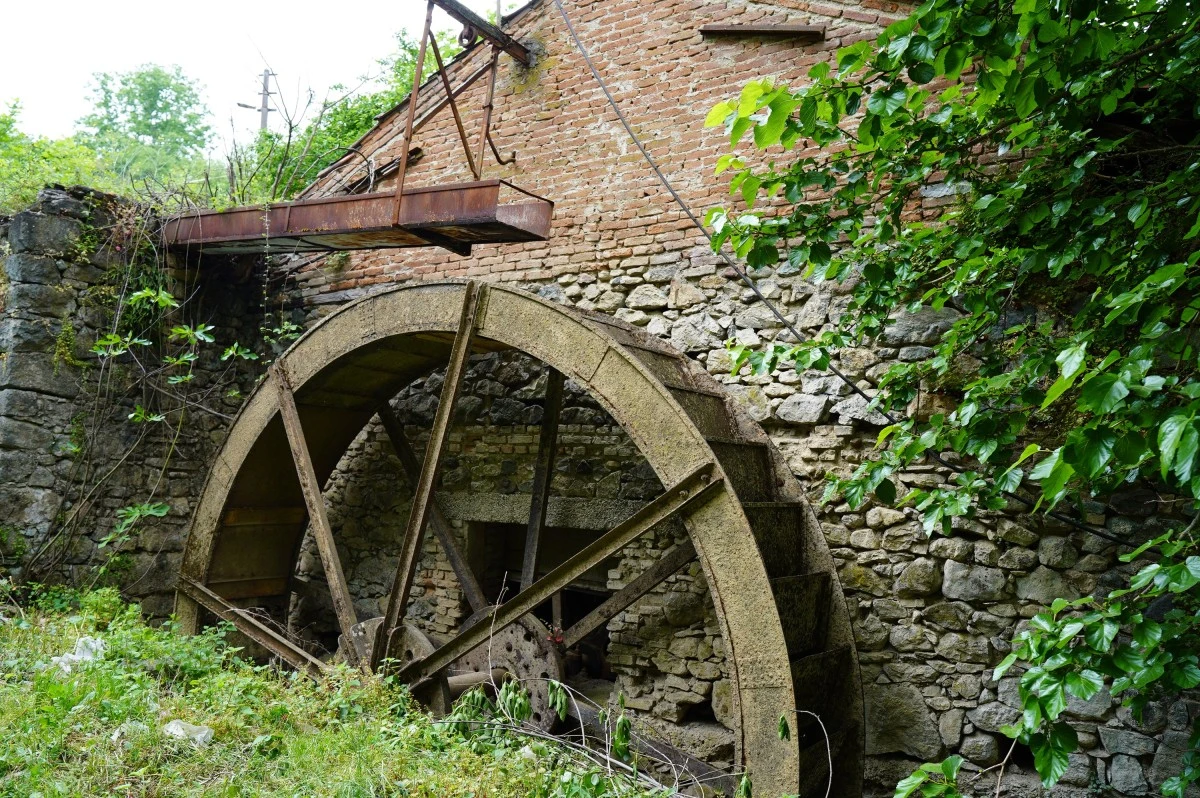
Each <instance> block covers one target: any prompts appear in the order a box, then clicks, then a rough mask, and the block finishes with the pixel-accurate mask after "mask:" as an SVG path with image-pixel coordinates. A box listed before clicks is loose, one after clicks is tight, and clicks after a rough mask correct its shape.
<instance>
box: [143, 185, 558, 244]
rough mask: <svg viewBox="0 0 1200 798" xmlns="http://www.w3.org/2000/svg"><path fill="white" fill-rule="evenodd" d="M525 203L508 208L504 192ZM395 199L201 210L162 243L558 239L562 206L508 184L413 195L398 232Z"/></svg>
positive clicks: (165, 232)
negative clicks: (554, 231)
mask: <svg viewBox="0 0 1200 798" xmlns="http://www.w3.org/2000/svg"><path fill="white" fill-rule="evenodd" d="M504 189H511V190H512V191H515V192H518V193H520V194H522V195H524V196H522V197H521V198H520V200H519V201H515V202H504V203H502V202H501V191H502V190H504ZM394 200H395V197H394V195H393V194H392V193H391V192H375V193H373V194H351V195H345V196H337V197H320V198H316V199H308V200H299V201H297V202H283V203H278V204H275V205H271V206H270V207H268V208H266V209H264V208H262V207H261V206H259V207H245V208H233V209H230V210H227V211H200V212H193V213H188V214H185V215H181V216H178V217H176V218H174V219H170V220H168V221H167V222H166V223H164V225H163V229H162V236H163V242H164V244H165V245H166V246H168V247H171V248H176V249H178V248H185V247H187V248H191V247H198V248H200V249H202V250H204V251H212V252H235V251H236V252H247V253H250V252H267V251H271V252H282V251H288V250H289V249H313V250H317V249H320V250H325V249H377V248H384V247H422V246H428V245H429V244H430V243H436V244H437V245H439V246H448V247H449V246H457V247H469V246H470V245H471V244H473V243H475V244H499V243H515V242H521V241H542V240H545V239H546V238H547V237H549V235H550V220H551V217H552V216H553V210H554V203H552V202H550V201H549V200H546V199H544V198H542V197H538V196H536V195H533V194H530V193H529V192H527V191H524V190H522V189H520V188H518V187H517V186H514V185H512V184H511V183H508V182H506V181H502V180H481V181H477V182H474V183H458V184H452V185H440V186H426V187H422V188H413V189H408V190H406V191H405V192H404V202H403V205H402V209H401V214H400V221H399V224H398V225H393V220H392V211H393V203H394Z"/></svg>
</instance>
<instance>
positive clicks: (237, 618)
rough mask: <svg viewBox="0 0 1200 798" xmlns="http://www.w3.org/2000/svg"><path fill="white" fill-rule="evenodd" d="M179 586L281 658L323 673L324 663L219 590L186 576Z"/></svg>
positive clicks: (292, 663)
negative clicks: (218, 592)
mask: <svg viewBox="0 0 1200 798" xmlns="http://www.w3.org/2000/svg"><path fill="white" fill-rule="evenodd" d="M179 589H180V590H181V591H183V593H184V595H186V596H187V597H188V598H190V599H191V600H192V601H194V602H196V603H197V604H199V605H200V606H201V607H204V608H205V609H206V610H208V611H209V612H211V613H212V614H213V615H215V616H217V617H218V618H221V619H222V620H226V621H229V622H230V623H232V624H233V625H234V626H235V627H236V628H237V630H238V631H239V632H241V633H242V634H244V635H245V636H246V637H248V638H250V639H251V640H253V641H254V642H255V643H258V644H259V645H260V646H262V647H263V648H265V649H267V650H268V651H273V652H274V653H275V654H277V655H279V658H280V659H282V660H283V661H284V662H287V663H288V664H289V665H291V666H292V667H293V668H295V669H297V670H300V671H305V672H307V673H309V674H311V675H313V676H316V675H319V674H321V673H323V672H324V671H325V669H326V666H325V663H323V662H321V660H319V659H317V658H316V657H314V656H313V655H312V654H309V653H308V652H307V651H305V650H304V649H302V648H300V647H299V646H298V645H296V644H295V643H293V642H292V641H291V640H288V639H287V638H286V637H284V636H283V635H281V634H279V633H278V632H276V631H275V630H274V629H272V628H271V627H269V626H267V625H266V624H263V623H259V621H258V620H257V619H255V618H254V616H252V615H250V614H249V613H247V612H246V611H245V610H243V609H240V608H238V607H235V606H233V605H232V604H230V603H229V602H228V601H226V600H225V599H223V598H221V597H220V596H218V595H217V594H216V593H214V592H212V591H211V590H209V589H208V588H207V587H205V586H204V585H202V584H200V583H199V582H194V581H192V580H191V579H188V578H187V577H186V576H181V577H179Z"/></svg>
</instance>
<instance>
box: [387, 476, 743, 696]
mask: <svg viewBox="0 0 1200 798" xmlns="http://www.w3.org/2000/svg"><path fill="white" fill-rule="evenodd" d="M715 471H716V467H715V465H714V464H713V463H705V464H704V465H702V466H700V467H699V468H697V469H696V470H695V471H693V472H692V473H691V474H689V475H688V476H686V477H684V478H683V479H682V480H680V481H679V482H678V483H676V484H674V485H672V486H670V487H669V488H667V490H666V491H664V492H663V493H662V494H661V495H660V496H659V497H658V498H656V499H654V500H652V501H650V502H647V503H646V504H645V505H644V506H643V507H642V508H641V509H640V510H638V511H637V512H636V513H634V514H633V515H631V516H630V517H629V518H627V519H625V520H624V521H622V522H621V523H620V524H618V525H617V526H616V527H614V528H613V529H611V530H610V531H608V532H606V533H605V534H604V535H602V536H601V537H599V538H598V539H596V540H595V541H593V542H592V543H589V544H588V545H587V546H585V547H584V548H583V549H582V550H580V551H579V553H577V554H575V555H574V556H572V557H570V558H569V559H567V561H566V562H564V563H563V564H562V565H560V566H558V567H557V568H555V569H554V570H552V571H550V573H548V574H546V575H545V576H544V577H542V578H541V579H539V580H538V581H536V582H534V583H533V584H532V585H530V586H529V589H528V590H522V591H521V592H520V593H518V594H517V595H515V596H513V597H512V598H511V599H509V600H508V601H507V602H505V603H504V604H501V605H499V606H497V607H493V608H491V609H490V610H488V611H486V612H485V613H483V614H481V615H480V616H478V618H479V619H478V621H477V622H476V623H474V624H472V625H471V626H470V627H469V628H467V629H465V630H463V631H461V632H459V634H458V635H457V636H456V637H453V638H451V639H450V640H449V641H448V642H447V643H446V644H445V645H443V646H441V647H440V648H438V649H437V650H436V651H434V652H433V653H432V654H430V655H429V656H428V657H425V658H424V659H420V660H416V661H414V662H412V663H410V664H408V665H406V666H405V667H404V668H402V669H401V670H400V673H399V679H400V681H402V682H405V683H407V684H415V683H417V682H418V681H419V680H423V679H426V678H428V677H430V676H432V675H434V674H437V673H440V672H441V671H442V670H443V669H444V668H446V667H447V666H448V665H449V664H450V663H452V662H454V660H456V659H458V658H459V657H461V656H463V655H464V654H466V653H468V652H470V651H472V650H473V649H474V648H475V647H476V646H478V645H480V644H481V643H483V642H485V641H486V640H487V639H488V638H489V637H490V636H491V635H492V634H494V633H495V632H498V631H500V630H501V629H503V628H505V627H506V626H508V625H509V624H511V623H514V622H515V621H517V620H518V619H520V618H521V617H522V616H524V615H526V614H527V613H529V612H532V611H533V609H534V608H535V607H537V606H539V605H540V604H541V603H542V602H544V601H546V600H547V599H548V598H550V597H551V596H553V595H554V594H555V593H557V592H558V591H560V590H562V589H563V588H564V587H567V586H568V585H570V584H571V583H572V582H574V581H575V580H576V579H578V578H579V577H580V576H581V575H582V574H584V573H585V572H587V571H588V570H589V569H591V568H593V567H594V566H595V565H596V564H598V563H600V562H603V561H604V560H605V559H607V558H608V557H611V556H612V555H613V554H615V553H617V552H618V551H620V550H621V549H622V548H624V547H625V546H627V545H629V543H631V542H632V541H633V540H635V539H637V538H638V537H639V536H641V535H643V534H645V533H646V532H647V531H648V530H650V529H653V528H654V527H655V526H657V525H658V524H660V523H662V522H663V521H665V520H667V519H668V518H672V517H674V516H675V515H676V514H677V513H680V512H682V511H685V510H687V509H688V508H690V507H693V506H695V505H696V504H698V503H700V502H702V501H703V500H704V499H705V498H707V497H709V496H711V495H712V489H713V488H715V487H716V486H718V485H720V484H721V483H722V480H721V479H719V478H717V476H716V474H715Z"/></svg>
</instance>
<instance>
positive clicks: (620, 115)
mask: <svg viewBox="0 0 1200 798" xmlns="http://www.w3.org/2000/svg"><path fill="white" fill-rule="evenodd" d="M554 5H555V6H556V7H557V8H558V13H559V14H561V15H562V19H563V23H564V24H565V25H566V26H567V32H568V33H569V34H570V36H571V40H572V41H573V42H574V43H575V49H577V50H578V51H579V54H580V55H581V56H583V61H584V63H586V64H587V67H588V69H589V70H590V71H591V73H592V77H593V78H594V79H595V80H596V84H597V85H598V86H599V87H600V91H602V92H603V93H604V97H605V99H607V100H608V104H609V106H610V107H611V108H612V109H613V112H614V113H615V114H616V115H617V119H618V120H619V121H620V122H621V126H622V127H624V128H625V132H626V133H627V134H628V135H629V139H630V140H631V141H632V142H633V144H634V146H636V147H637V148H638V151H639V152H641V154H642V157H643V158H645V159H646V163H647V164H649V166H650V169H651V170H653V171H654V174H655V176H656V177H657V178H658V181H659V182H660V183H662V186H663V188H664V189H666V190H667V193H668V194H670V195H671V199H673V200H674V201H675V204H676V205H678V206H679V208H680V210H682V211H683V212H684V214H685V215H686V216H687V217H688V219H690V220H691V222H692V224H693V225H695V227H696V229H697V230H699V231H700V232H701V234H702V235H703V236H704V237H705V238H706V239H707V240H708V242H709V244H711V243H712V233H710V232H709V231H708V228H706V227H705V226H704V223H703V222H701V221H700V219H699V218H698V217H697V216H696V214H695V213H694V212H693V211H692V209H691V206H689V205H688V204H687V202H685V201H684V199H683V197H681V196H679V192H677V191H676V190H675V187H674V186H672V185H671V181H670V180H668V179H667V176H666V175H665V174H663V171H662V169H660V168H659V166H658V162H657V161H656V160H654V156H653V155H651V154H650V151H649V150H647V149H646V146H645V145H644V144H642V140H641V139H640V138H639V137H638V135H637V133H635V132H634V131H633V126H632V125H630V124H629V120H628V119H627V118H626V117H625V113H624V111H622V110H621V107H620V106H619V105H617V101H616V99H615V98H614V97H613V95H612V92H611V91H609V89H608V84H607V83H605V81H604V77H603V76H602V75H601V74H600V70H598V69H597V68H596V65H595V64H594V63H592V57H591V55H590V54H589V53H588V50H587V47H585V46H584V44H583V41H582V40H581V39H580V38H579V34H578V33H576V31H575V26H574V25H573V24H572V23H571V17H570V16H569V15H568V14H567V10H566V8H564V7H563V4H562V0H554ZM717 255H719V256H720V257H721V259H722V260H724V261H725V263H726V265H728V266H729V268H731V269H733V271H734V272H735V273H736V274H737V276H738V277H739V278H741V280H742V282H744V283H745V284H746V285H747V286H748V287H749V288H750V290H751V291H753V292H754V295H755V296H756V297H757V298H758V300H759V301H760V302H762V303H763V305H764V306H765V307H766V308H767V309H768V310H770V311H771V315H773V316H774V317H775V318H776V319H777V320H778V321H779V323H780V324H782V325H783V326H784V328H785V329H786V330H787V331H788V332H789V333H791V334H792V336H793V338H794V339H795V340H796V341H800V340H802V336H801V335H800V333H799V331H798V330H797V329H796V328H795V326H794V325H793V324H792V323H791V322H790V321H788V319H787V317H786V316H785V315H784V314H783V313H782V312H781V311H780V310H779V308H778V307H776V306H775V305H774V304H773V303H772V302H771V301H770V300H769V299H767V298H766V296H764V295H763V292H762V291H761V290H760V289H759V287H758V284H757V283H756V282H755V281H754V279H753V278H751V277H750V275H749V274H748V273H747V272H746V271H745V270H744V269H742V268H741V267H740V266H738V264H737V263H736V262H735V261H734V260H733V258H731V257H730V256H729V255H728V254H727V253H726V252H725V251H724V250H717ZM828 370H829V371H830V372H831V373H832V374H833V375H834V376H836V377H837V378H838V379H840V380H841V381H842V382H844V383H845V384H846V385H847V386H849V387H850V390H851V391H853V392H854V393H855V394H857V395H858V396H860V397H861V398H863V399H865V400H866V401H867V402H868V403H869V402H871V401H872V398H871V397H870V396H868V395H867V393H866V392H865V391H864V390H863V389H862V388H859V387H858V385H857V384H855V382H854V381H853V380H851V379H850V378H849V377H848V376H846V375H845V374H844V373H843V372H842V371H841V370H840V369H838V368H837V367H836V366H834V365H833V364H832V363H831V364H829V368H828ZM877 412H879V413H880V414H881V415H882V416H883V417H884V418H886V419H887V421H888V423H889V424H898V423H900V419H897V418H896V417H895V416H893V415H892V414H891V413H889V412H887V411H885V410H877ZM926 456H928V457H930V458H932V459H933V460H934V461H935V462H937V463H938V464H939V465H941V466H944V467H946V468H949V469H950V470H951V471H954V472H955V473H957V474H964V473H966V472H967V471H968V469H966V468H963V467H962V466H960V465H958V464H956V463H951V462H949V461H948V460H946V459H945V458H943V457H942V456H941V455H940V454H938V453H936V452H929V453H927V455H926ZM1002 493H1003V494H1004V496H1005V497H1007V498H1009V499H1012V500H1013V501H1016V502H1019V503H1020V504H1023V505H1025V507H1027V508H1033V507H1035V506H1036V503H1035V502H1034V501H1032V500H1031V499H1027V498H1025V497H1024V496H1020V495H1018V494H1016V493H1013V492H1011V491H1007V490H1006V491H1002ZM1047 515H1048V516H1050V517H1051V518H1053V519H1055V520H1056V521H1061V522H1062V523H1064V524H1067V525H1068V526H1071V527H1074V528H1075V529H1079V530H1082V531H1084V532H1090V533H1091V534H1093V535H1095V536H1097V537H1100V538H1104V539H1105V540H1109V541H1112V542H1113V543H1120V544H1125V543H1126V541H1124V540H1121V539H1120V538H1118V537H1115V536H1113V535H1111V534H1109V533H1108V532H1107V531H1105V530H1102V529H1098V528H1097V527H1094V526H1091V525H1090V524H1085V523H1083V522H1081V521H1079V520H1077V519H1075V518H1072V517H1071V516H1069V515H1064V514H1062V513H1059V512H1055V511H1051V512H1049V513H1047Z"/></svg>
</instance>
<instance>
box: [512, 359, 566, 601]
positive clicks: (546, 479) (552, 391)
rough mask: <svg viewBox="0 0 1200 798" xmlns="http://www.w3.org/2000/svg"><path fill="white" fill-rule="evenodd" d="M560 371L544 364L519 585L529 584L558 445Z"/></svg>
mask: <svg viewBox="0 0 1200 798" xmlns="http://www.w3.org/2000/svg"><path fill="white" fill-rule="evenodd" d="M562 398H563V375H562V372H561V371H558V370H557V369H555V368H553V367H552V366H546V411H545V414H544V415H543V416H542V429H541V433H540V434H539V435H538V451H537V459H536V460H535V461H534V466H533V491H532V493H533V496H532V497H531V499H530V502H529V523H528V525H527V526H526V528H525V554H524V558H523V560H522V563H521V589H522V590H525V589H526V588H528V587H529V586H530V585H531V584H533V576H534V571H535V569H536V568H537V558H538V548H539V547H540V546H541V542H542V533H543V532H545V530H546V507H547V505H549V503H550V483H551V482H553V481H554V454H555V451H556V450H557V448H558V419H559V416H560V414H561V413H562Z"/></svg>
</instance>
